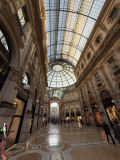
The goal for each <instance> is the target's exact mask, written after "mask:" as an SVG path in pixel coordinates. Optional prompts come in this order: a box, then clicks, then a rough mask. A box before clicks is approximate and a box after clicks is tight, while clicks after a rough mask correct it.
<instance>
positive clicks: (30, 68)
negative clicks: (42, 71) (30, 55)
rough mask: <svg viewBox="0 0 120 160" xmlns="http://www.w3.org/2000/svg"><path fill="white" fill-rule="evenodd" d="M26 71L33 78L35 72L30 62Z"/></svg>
mask: <svg viewBox="0 0 120 160" xmlns="http://www.w3.org/2000/svg"><path fill="white" fill-rule="evenodd" d="M28 69H29V70H30V73H31V75H32V76H33V77H35V73H34V72H35V71H34V69H33V66H32V64H31V63H30V62H28Z"/></svg>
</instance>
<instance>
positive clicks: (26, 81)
mask: <svg viewBox="0 0 120 160" xmlns="http://www.w3.org/2000/svg"><path fill="white" fill-rule="evenodd" d="M23 83H24V84H28V76H27V74H26V73H25V74H24V75H23Z"/></svg>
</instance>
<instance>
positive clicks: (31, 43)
mask: <svg viewBox="0 0 120 160" xmlns="http://www.w3.org/2000/svg"><path fill="white" fill-rule="evenodd" d="M32 47H33V41H32V40H31V42H30V45H29V47H28V50H27V53H26V55H25V58H24V60H23V62H22V64H21V67H20V70H19V71H20V73H21V75H23V74H24V70H25V67H26V65H27V62H28V58H29V55H30V52H31V50H32Z"/></svg>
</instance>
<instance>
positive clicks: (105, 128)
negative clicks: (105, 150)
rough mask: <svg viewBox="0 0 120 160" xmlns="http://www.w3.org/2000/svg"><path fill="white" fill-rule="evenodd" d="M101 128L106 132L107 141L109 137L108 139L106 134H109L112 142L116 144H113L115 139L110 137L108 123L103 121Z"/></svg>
mask: <svg viewBox="0 0 120 160" xmlns="http://www.w3.org/2000/svg"><path fill="white" fill-rule="evenodd" d="M103 129H104V131H105V134H106V136H107V141H108V143H109V139H108V135H109V136H110V137H111V139H112V142H113V144H114V145H116V144H115V141H114V139H113V137H112V135H111V133H110V128H109V127H108V125H107V124H106V123H105V121H104V122H103Z"/></svg>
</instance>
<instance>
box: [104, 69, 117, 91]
mask: <svg viewBox="0 0 120 160" xmlns="http://www.w3.org/2000/svg"><path fill="white" fill-rule="evenodd" d="M101 71H102V73H103V75H104V77H105V79H106V82H107V84H108V86H109V88H110V90H111V91H112V93H115V90H114V88H113V86H112V84H111V82H110V80H109V78H108V76H107V74H106V72H105V70H104V67H102V68H101Z"/></svg>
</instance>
